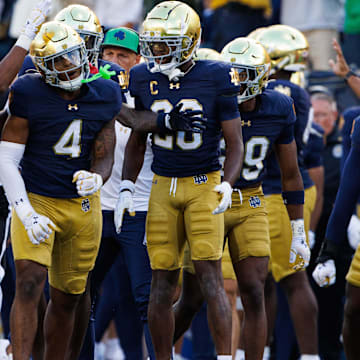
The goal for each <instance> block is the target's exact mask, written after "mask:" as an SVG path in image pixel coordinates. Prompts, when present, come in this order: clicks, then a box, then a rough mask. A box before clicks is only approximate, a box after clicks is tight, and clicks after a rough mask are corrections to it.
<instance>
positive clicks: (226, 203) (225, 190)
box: [212, 181, 233, 215]
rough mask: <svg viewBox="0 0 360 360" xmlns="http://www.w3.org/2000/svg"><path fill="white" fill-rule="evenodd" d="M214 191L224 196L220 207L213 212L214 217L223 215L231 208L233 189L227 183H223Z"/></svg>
mask: <svg viewBox="0 0 360 360" xmlns="http://www.w3.org/2000/svg"><path fill="white" fill-rule="evenodd" d="M213 191H216V192H218V193H219V194H223V196H222V199H221V201H220V204H219V206H218V207H217V208H216V209H215V210H214V211H213V212H212V213H213V215H216V214H221V213H223V212H225V211H226V210H227V209H228V208H229V207H231V195H232V191H233V189H232V187H231V185H230V184H229V183H228V182H227V181H223V182H222V183H221V184H220V185H216V186H215V187H214V190H213Z"/></svg>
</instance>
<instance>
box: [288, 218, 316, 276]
mask: <svg viewBox="0 0 360 360" xmlns="http://www.w3.org/2000/svg"><path fill="white" fill-rule="evenodd" d="M290 223H291V229H292V241H291V248H290V258H289V262H290V264H294V263H295V262H296V258H297V256H299V259H300V263H299V264H295V265H294V267H293V269H294V270H300V269H304V268H305V267H307V266H308V265H309V261H310V255H311V253H310V249H309V246H308V244H307V242H306V235H305V228H304V219H297V220H291V221H290Z"/></svg>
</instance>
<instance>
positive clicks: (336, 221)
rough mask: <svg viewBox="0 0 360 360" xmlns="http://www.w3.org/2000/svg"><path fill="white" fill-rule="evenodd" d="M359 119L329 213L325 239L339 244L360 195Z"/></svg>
mask: <svg viewBox="0 0 360 360" xmlns="http://www.w3.org/2000/svg"><path fill="white" fill-rule="evenodd" d="M359 163H360V119H357V121H356V122H355V123H354V131H353V134H352V146H351V149H350V152H349V155H348V157H347V159H346V161H345V164H344V170H343V173H342V175H341V181H340V186H339V190H338V193H337V195H336V201H335V205H334V208H333V211H332V212H331V215H330V218H329V222H328V226H327V228H326V238H327V239H328V240H329V241H332V242H334V243H336V244H340V243H341V242H342V241H343V239H344V238H345V235H346V231H347V226H348V225H349V221H350V218H351V215H352V214H353V212H354V208H355V204H356V202H357V199H358V198H359V195H360V186H359V184H360V166H359Z"/></svg>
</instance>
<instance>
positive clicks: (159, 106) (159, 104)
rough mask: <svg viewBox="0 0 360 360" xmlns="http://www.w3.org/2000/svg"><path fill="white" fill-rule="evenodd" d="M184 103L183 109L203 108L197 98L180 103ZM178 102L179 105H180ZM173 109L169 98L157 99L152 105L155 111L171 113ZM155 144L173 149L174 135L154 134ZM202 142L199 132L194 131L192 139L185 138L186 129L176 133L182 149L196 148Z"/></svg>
mask: <svg viewBox="0 0 360 360" xmlns="http://www.w3.org/2000/svg"><path fill="white" fill-rule="evenodd" d="M181 103H182V104H183V106H182V108H181V110H182V111H184V110H202V109H203V107H202V105H201V104H200V103H199V102H198V101H197V100H196V99H183V100H180V101H179V102H178V104H181ZM178 104H177V105H178ZM172 109H173V106H172V105H171V103H170V102H169V100H166V99H164V100H155V101H154V102H153V104H152V105H151V110H152V111H154V112H159V111H163V112H165V113H169V112H170V111H171V110H172ZM154 144H155V145H157V146H160V147H162V148H165V149H169V150H172V149H173V148H174V136H173V135H166V136H160V135H159V134H155V135H154ZM201 144H202V136H201V134H199V133H192V139H191V140H189V141H188V140H186V139H185V131H178V132H177V134H176V145H177V146H178V147H179V148H180V149H181V150H195V149H197V148H199V147H200V146H201Z"/></svg>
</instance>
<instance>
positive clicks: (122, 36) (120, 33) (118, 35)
mask: <svg viewBox="0 0 360 360" xmlns="http://www.w3.org/2000/svg"><path fill="white" fill-rule="evenodd" d="M114 37H115V38H116V39H117V40H124V39H125V33H124V32H123V31H122V30H119V31H118V32H117V33H115V34H114Z"/></svg>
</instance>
